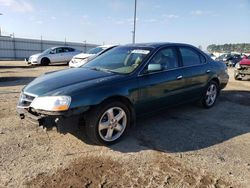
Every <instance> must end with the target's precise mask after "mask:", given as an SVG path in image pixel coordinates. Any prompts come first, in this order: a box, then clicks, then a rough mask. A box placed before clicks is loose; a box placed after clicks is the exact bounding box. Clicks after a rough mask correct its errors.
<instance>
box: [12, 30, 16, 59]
mask: <svg viewBox="0 0 250 188" xmlns="http://www.w3.org/2000/svg"><path fill="white" fill-rule="evenodd" d="M12 41H13V53H14V59H15V60H16V41H15V33H13V34H12Z"/></svg>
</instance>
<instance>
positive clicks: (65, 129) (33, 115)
mask: <svg viewBox="0 0 250 188" xmlns="http://www.w3.org/2000/svg"><path fill="white" fill-rule="evenodd" d="M87 110H88V108H82V109H75V110H71V111H66V112H57V113H54V112H45V111H36V110H34V109H30V108H17V113H18V114H19V116H20V118H21V119H27V120H28V121H29V122H31V123H33V124H36V125H37V126H42V127H43V128H46V129H47V130H50V129H52V128H53V127H56V129H57V131H58V132H60V133H63V134H66V133H70V132H74V131H76V130H77V129H78V127H79V126H80V125H81V123H83V122H84V121H83V119H84V117H83V113H84V112H85V111H87Z"/></svg>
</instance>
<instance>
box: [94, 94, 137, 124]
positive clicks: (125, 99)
mask: <svg viewBox="0 0 250 188" xmlns="http://www.w3.org/2000/svg"><path fill="white" fill-rule="evenodd" d="M111 101H119V102H121V103H123V104H125V105H126V106H127V107H128V109H129V111H130V113H131V122H130V123H131V124H130V125H131V127H134V126H135V124H136V113H135V108H134V104H133V103H132V101H131V100H130V99H129V98H128V97H125V96H122V95H114V96H110V97H107V98H105V99H104V100H102V102H101V103H99V104H98V105H102V104H106V103H109V102H111Z"/></svg>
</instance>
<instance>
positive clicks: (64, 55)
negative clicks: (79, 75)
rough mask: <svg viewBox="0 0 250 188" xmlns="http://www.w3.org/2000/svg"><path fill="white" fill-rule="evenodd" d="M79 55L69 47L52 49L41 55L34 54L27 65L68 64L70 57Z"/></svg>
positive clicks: (77, 51)
mask: <svg viewBox="0 0 250 188" xmlns="http://www.w3.org/2000/svg"><path fill="white" fill-rule="evenodd" d="M79 53H81V51H79V50H77V49H74V48H71V47H53V48H49V49H47V50H45V51H44V52H42V53H39V54H34V55H32V56H30V57H29V59H28V61H26V62H27V64H31V65H49V64H53V63H68V62H69V61H70V60H71V59H72V57H74V56H75V55H77V54H79Z"/></svg>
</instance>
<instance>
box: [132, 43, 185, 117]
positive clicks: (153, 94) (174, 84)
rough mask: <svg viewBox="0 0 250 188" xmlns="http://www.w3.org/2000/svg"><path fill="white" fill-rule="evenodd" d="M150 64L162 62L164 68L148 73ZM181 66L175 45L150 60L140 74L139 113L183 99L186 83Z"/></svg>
mask: <svg viewBox="0 0 250 188" xmlns="http://www.w3.org/2000/svg"><path fill="white" fill-rule="evenodd" d="M149 64H161V65H162V70H160V71H156V72H148V73H147V72H146V70H147V67H148V65H149ZM179 66H180V64H179V59H178V53H177V49H176V48H175V47H166V48H163V49H160V50H159V51H158V52H157V53H156V54H155V55H154V56H153V57H152V58H151V60H149V62H148V64H147V65H146V67H145V69H144V70H143V71H142V72H141V73H140V74H139V76H138V80H139V88H140V92H139V101H138V103H137V105H136V111H137V113H139V114H140V113H146V112H150V111H155V110H157V109H161V108H164V107H167V106H168V105H173V104H176V103H180V102H181V101H182V90H183V88H184V87H185V85H184V80H183V79H182V72H181V70H180V69H179Z"/></svg>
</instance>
